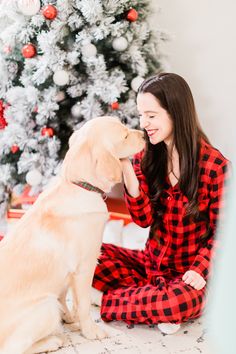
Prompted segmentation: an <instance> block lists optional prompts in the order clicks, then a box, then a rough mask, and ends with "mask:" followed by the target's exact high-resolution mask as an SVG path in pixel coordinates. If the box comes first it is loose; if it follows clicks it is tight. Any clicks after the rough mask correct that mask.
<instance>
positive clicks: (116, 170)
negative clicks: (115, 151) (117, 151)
mask: <svg viewBox="0 0 236 354" xmlns="http://www.w3.org/2000/svg"><path fill="white" fill-rule="evenodd" d="M95 159H96V162H95V163H96V165H95V172H96V176H97V177H98V178H99V179H106V180H108V181H109V182H110V183H112V184H115V183H120V182H122V167H121V163H120V160H119V159H118V158H116V157H115V156H114V155H112V154H111V153H110V152H109V151H108V150H107V149H105V148H100V149H97V150H96V153H95Z"/></svg>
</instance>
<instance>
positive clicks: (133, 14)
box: [126, 9, 138, 22]
mask: <svg viewBox="0 0 236 354" xmlns="http://www.w3.org/2000/svg"><path fill="white" fill-rule="evenodd" d="M126 18H127V20H128V21H130V22H134V21H136V20H137V19H138V12H137V11H136V10H135V9H130V10H129V11H128V13H127V16H126Z"/></svg>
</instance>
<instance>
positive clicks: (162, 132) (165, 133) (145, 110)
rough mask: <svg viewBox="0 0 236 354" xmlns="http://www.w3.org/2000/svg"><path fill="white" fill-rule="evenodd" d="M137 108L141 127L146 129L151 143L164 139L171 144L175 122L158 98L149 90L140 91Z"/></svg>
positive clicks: (167, 143)
mask: <svg viewBox="0 0 236 354" xmlns="http://www.w3.org/2000/svg"><path fill="white" fill-rule="evenodd" d="M137 109H138V112H139V117H140V127H141V128H142V129H145V130H146V132H147V135H148V137H149V140H150V143H151V144H153V145H155V144H158V143H160V142H161V141H164V142H165V143H166V145H170V144H171V142H172V139H173V122H172V120H171V118H170V116H169V114H168V112H167V111H166V110H165V109H164V108H162V107H161V105H160V104H159V101H158V99H157V98H156V97H155V96H153V95H152V94H151V93H149V92H146V93H139V94H138V96H137Z"/></svg>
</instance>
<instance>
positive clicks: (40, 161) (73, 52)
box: [0, 0, 165, 215]
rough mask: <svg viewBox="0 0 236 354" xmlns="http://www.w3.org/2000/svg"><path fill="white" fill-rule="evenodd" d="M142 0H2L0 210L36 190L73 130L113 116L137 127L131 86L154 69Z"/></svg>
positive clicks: (146, 4) (153, 45) (152, 36)
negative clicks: (24, 192) (11, 198)
mask: <svg viewBox="0 0 236 354" xmlns="http://www.w3.org/2000/svg"><path fill="white" fill-rule="evenodd" d="M150 11H151V9H150V1H148V0H54V1H50V2H49V1H46V0H42V1H40V0H3V1H1V5H0V75H1V80H0V151H1V155H0V203H1V204H0V214H1V215H3V214H4V213H5V211H6V208H7V203H8V200H9V196H10V194H11V192H12V191H17V193H18V194H19V193H20V192H21V191H22V189H23V187H24V186H25V185H26V184H27V183H28V184H29V185H30V186H31V193H32V194H34V193H38V192H39V191H40V190H41V189H42V188H43V186H44V185H45V184H46V183H47V182H48V180H49V178H50V177H51V176H53V175H54V174H55V173H57V170H58V168H59V167H58V166H59V165H60V161H61V159H62V158H63V156H64V154H65V151H66V150H67V142H68V137H69V136H70V134H71V133H72V131H73V130H75V129H78V128H79V127H80V125H81V124H82V123H83V122H84V121H87V120H89V119H91V118H93V117H96V116H101V115H116V116H118V117H120V119H121V120H122V121H123V122H124V123H126V124H127V125H129V126H131V127H137V126H138V118H137V112H136V105H135V96H136V91H137V89H138V87H139V85H140V84H141V82H142V81H143V79H144V78H145V77H147V76H148V75H150V74H152V73H154V72H155V73H156V72H158V71H161V64H160V62H161V58H160V53H159V43H160V41H162V40H165V35H164V33H163V32H162V31H160V30H157V31H155V33H153V31H151V30H150V28H149V25H148V15H149V13H150Z"/></svg>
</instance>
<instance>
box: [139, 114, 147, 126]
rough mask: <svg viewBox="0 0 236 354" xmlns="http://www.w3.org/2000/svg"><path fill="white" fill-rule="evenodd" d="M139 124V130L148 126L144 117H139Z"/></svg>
mask: <svg viewBox="0 0 236 354" xmlns="http://www.w3.org/2000/svg"><path fill="white" fill-rule="evenodd" d="M139 123H140V124H139V125H140V128H141V129H145V128H146V127H147V126H148V120H147V119H146V118H145V117H142V116H140V118H139Z"/></svg>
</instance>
